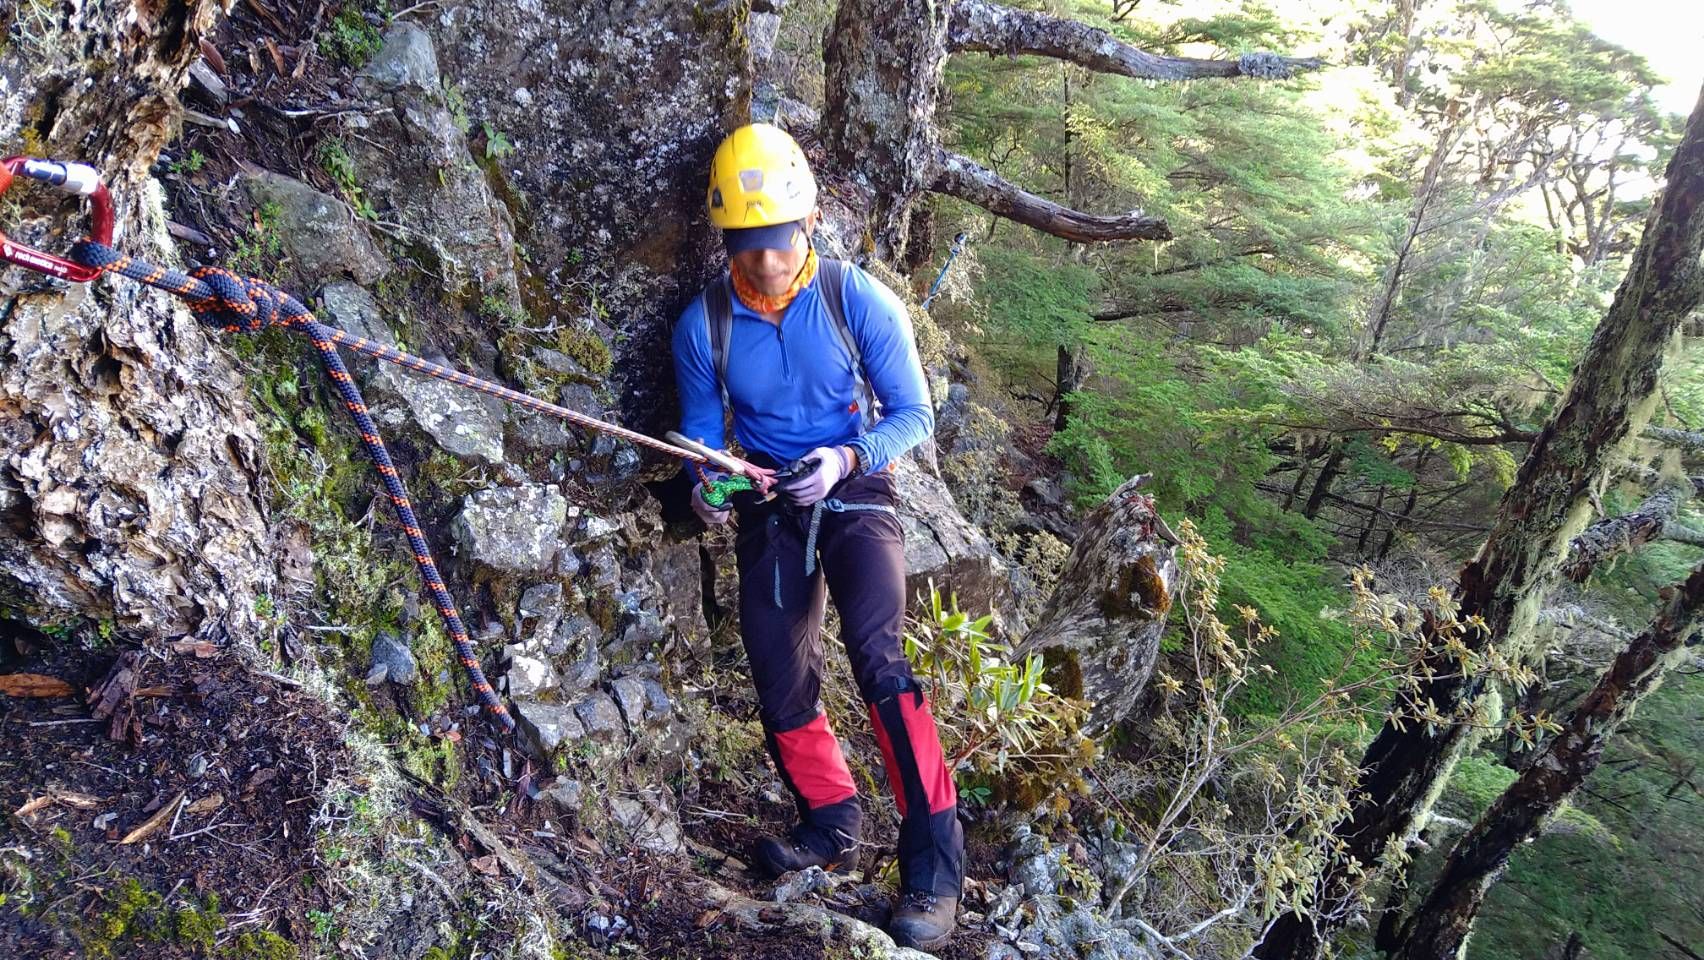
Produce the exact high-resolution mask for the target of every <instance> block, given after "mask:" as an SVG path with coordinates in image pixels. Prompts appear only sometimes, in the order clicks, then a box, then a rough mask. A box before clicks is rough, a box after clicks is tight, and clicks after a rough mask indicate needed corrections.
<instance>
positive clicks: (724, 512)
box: [692, 474, 734, 527]
mask: <svg viewBox="0 0 1704 960" xmlns="http://www.w3.org/2000/svg"><path fill="white" fill-rule="evenodd" d="M721 476H722V475H721V474H716V475H715V477H714V478H713V479H721ZM733 508H734V505H733V504H731V503H726V502H724V503H723V504H722V505H721V506H720V507H712V506H711V505H709V504H708V503H705V502H704V484H702V483H695V484H693V485H692V512H693V513H696V514H698V519H700V520H702V521H704V525H705V526H707V527H714V526H716V525H717V524H721V523H727V522H728V515H729V512H730V511H732V510H733Z"/></svg>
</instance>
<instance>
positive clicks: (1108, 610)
mask: <svg viewBox="0 0 1704 960" xmlns="http://www.w3.org/2000/svg"><path fill="white" fill-rule="evenodd" d="M1146 479H1147V477H1146V476H1137V477H1132V478H1130V479H1129V480H1126V481H1125V482H1124V483H1123V484H1122V485H1120V486H1119V488H1118V489H1117V490H1115V491H1113V492H1112V494H1111V495H1110V496H1108V497H1107V498H1106V500H1105V501H1103V502H1102V503H1101V505H1100V506H1098V507H1096V508H1095V509H1094V511H1093V512H1092V513H1090V514H1089V515H1088V516H1087V517H1086V518H1084V520H1083V527H1082V532H1081V534H1080V535H1079V536H1078V537H1077V539H1076V541H1075V542H1074V543H1073V544H1072V545H1071V555H1070V556H1069V557H1067V558H1066V559H1065V565H1064V566H1063V567H1062V568H1061V569H1060V572H1059V584H1060V585H1059V587H1058V588H1057V589H1055V590H1054V591H1053V595H1052V596H1051V597H1049V598H1048V601H1047V606H1046V608H1044V609H1043V610H1042V612H1041V615H1040V616H1039V617H1037V618H1036V621H1035V622H1036V627H1035V629H1033V630H1031V631H1030V632H1029V633H1028V634H1026V635H1025V636H1024V638H1023V640H1022V641H1020V642H1019V643H1017V644H1015V645H1014V650H1013V652H1014V655H1015V658H1016V659H1017V660H1019V661H1021V660H1022V659H1023V658H1024V657H1026V656H1028V655H1029V654H1031V653H1040V654H1043V655H1044V657H1045V659H1046V662H1047V676H1048V682H1049V683H1051V684H1052V685H1053V689H1054V690H1055V691H1057V692H1059V693H1061V694H1063V695H1065V696H1068V697H1078V698H1081V699H1083V700H1086V701H1088V703H1089V705H1090V706H1089V719H1088V721H1087V722H1086V723H1085V724H1084V727H1083V730H1084V732H1085V733H1088V734H1089V735H1091V736H1095V735H1098V734H1100V733H1104V732H1105V731H1107V730H1109V729H1111V728H1112V727H1113V726H1114V725H1115V724H1117V723H1118V721H1120V720H1122V719H1123V718H1124V717H1125V716H1126V715H1127V714H1128V713H1129V712H1130V710H1131V709H1132V708H1133V707H1135V705H1136V701H1137V700H1139V699H1141V696H1142V691H1143V690H1144V689H1145V688H1146V686H1147V682H1148V675H1149V674H1150V673H1151V672H1152V671H1153V669H1154V663H1155V661H1156V660H1157V659H1158V657H1159V653H1160V636H1161V635H1162V634H1164V633H1165V630H1166V616H1167V614H1168V613H1169V612H1170V610H1171V604H1172V600H1173V597H1174V594H1175V593H1176V591H1177V587H1178V567H1177V560H1176V558H1175V556H1174V554H1175V551H1174V549H1173V544H1175V543H1176V542H1177V540H1176V538H1175V537H1173V536H1172V534H1171V532H1170V531H1169V530H1167V529H1166V525H1165V521H1164V520H1162V519H1161V518H1160V516H1159V514H1157V513H1156V512H1155V511H1154V501H1153V499H1152V498H1151V497H1148V496H1146V495H1144V494H1142V493H1141V492H1140V488H1141V486H1142V483H1143V482H1144V481H1145V480H1146ZM1090 585H1093V586H1090Z"/></svg>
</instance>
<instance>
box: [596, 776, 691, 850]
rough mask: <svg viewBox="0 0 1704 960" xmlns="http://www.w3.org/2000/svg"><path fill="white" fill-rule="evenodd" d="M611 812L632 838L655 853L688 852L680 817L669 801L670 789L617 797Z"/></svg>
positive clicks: (611, 806) (611, 805)
mask: <svg viewBox="0 0 1704 960" xmlns="http://www.w3.org/2000/svg"><path fill="white" fill-rule="evenodd" d="M609 808H610V815H611V816H612V817H613V818H614V819H615V822H616V823H619V824H621V826H622V827H623V828H625V829H626V830H627V831H628V834H629V836H630V837H631V838H632V840H633V842H634V843H635V844H637V845H638V846H640V847H642V848H644V849H646V850H649V851H651V852H652V853H662V854H676V853H685V852H686V844H685V843H684V842H683V841H682V840H681V835H680V818H679V817H677V816H676V815H675V812H674V808H673V806H671V805H670V803H669V798H668V793H667V791H663V790H657V789H650V790H646V791H644V792H643V793H641V794H640V796H639V798H638V799H634V798H632V797H614V798H612V799H611V800H610V802H609Z"/></svg>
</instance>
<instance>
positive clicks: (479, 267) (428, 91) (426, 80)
mask: <svg viewBox="0 0 1704 960" xmlns="http://www.w3.org/2000/svg"><path fill="white" fill-rule="evenodd" d="M356 86H357V88H358V89H359V90H360V91H361V93H362V95H363V96H365V97H366V98H367V99H368V100H371V101H373V102H375V103H378V104H380V105H381V109H379V110H377V111H374V112H373V113H371V114H370V115H367V116H365V117H363V118H357V119H356V120H354V121H352V122H354V123H356V124H363V123H364V124H365V125H366V128H365V129H364V130H362V131H360V133H361V135H360V136H356V137H350V138H349V141H348V143H349V145H348V150H349V155H350V159H351V160H352V161H353V163H354V166H355V172H356V178H357V180H358V181H359V182H360V185H361V190H362V191H363V194H364V196H365V197H366V199H367V200H368V201H369V202H371V203H373V204H375V205H378V206H381V207H382V208H385V211H386V218H387V219H390V220H394V221H395V222H396V223H399V224H401V225H402V227H403V229H404V230H405V231H406V232H407V234H408V235H409V237H410V238H411V239H414V240H417V241H419V243H420V244H422V245H423V246H425V247H426V248H427V249H428V250H429V251H430V252H431V255H432V257H431V258H432V259H433V260H436V266H437V268H438V272H439V273H440V274H441V275H442V276H443V277H444V280H445V282H446V284H447V285H448V286H449V287H450V288H451V289H459V288H462V287H465V286H466V285H469V284H471V285H473V286H474V287H475V288H476V289H477V290H478V291H479V292H480V293H481V294H482V295H483V296H484V297H487V298H495V300H494V302H495V304H497V305H498V306H497V309H498V310H499V312H513V311H518V309H519V306H520V293H519V290H520V288H519V284H518V282H517V280H516V278H515V237H514V224H513V222H512V219H511V217H510V215H509V211H508V209H507V208H506V207H505V206H504V205H503V204H502V203H501V202H500V201H499V200H498V199H497V197H496V196H495V195H494V194H493V193H492V192H491V187H490V185H489V183H488V182H487V181H486V178H485V173H484V171H482V170H481V169H480V168H479V166H478V164H477V163H475V160H474V156H473V155H472V154H471V153H470V152H469V150H468V143H467V135H466V131H465V130H464V129H463V125H464V124H466V123H467V122H468V121H467V118H466V114H465V111H464V112H462V113H460V114H458V113H457V112H456V111H455V110H452V109H451V107H450V103H449V100H448V97H447V95H446V93H445V89H444V86H443V83H442V81H441V80H440V77H439V73H438V56H437V52H436V51H435V50H434V49H433V46H432V38H431V36H430V35H428V34H427V33H426V31H425V30H423V29H421V28H420V27H419V26H417V25H415V24H413V23H410V22H408V21H406V20H397V21H394V22H393V23H392V24H391V26H390V28H389V29H388V30H386V31H385V37H384V46H383V47H381V48H380V50H379V52H378V54H377V55H376V56H374V57H373V59H372V61H371V62H369V63H368V64H367V67H366V68H365V69H364V70H362V71H361V74H360V76H359V77H358V78H357V79H356ZM490 152H491V149H490V148H489V147H488V148H487V151H486V153H487V155H489V154H490Z"/></svg>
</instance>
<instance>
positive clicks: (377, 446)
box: [0, 157, 772, 730]
mask: <svg viewBox="0 0 1704 960" xmlns="http://www.w3.org/2000/svg"><path fill="white" fill-rule="evenodd" d="M18 176H23V177H26V178H28V179H31V180H35V181H37V182H39V183H44V184H47V185H49V186H52V187H57V188H59V189H60V190H62V191H64V192H66V193H71V194H75V195H78V196H86V197H88V198H89V199H90V204H91V211H90V218H91V232H90V235H89V236H88V237H87V238H85V239H83V240H82V241H80V242H78V243H77V244H76V245H75V246H73V247H72V250H71V259H69V260H66V259H62V258H60V257H56V256H53V255H52V254H48V253H44V252H42V251H40V250H36V249H33V248H31V247H27V246H24V245H22V244H18V243H15V242H13V241H12V240H11V239H10V238H8V237H6V236H5V234H3V233H0V259H4V260H6V261H7V262H9V263H14V264H17V265H18V266H21V267H27V268H29V269H31V270H34V271H36V272H38V273H43V274H47V275H48V276H52V277H57V278H59V279H61V280H68V281H71V282H74V283H88V282H90V281H92V280H95V279H97V278H98V277H100V276H101V274H103V273H106V272H109V271H110V272H113V273H118V274H120V275H122V276H125V277H129V278H130V279H132V280H135V281H137V282H139V283H144V284H147V285H148V286H151V287H155V288H157V289H160V290H164V291H166V292H167V293H170V294H172V295H174V296H177V297H179V298H181V299H183V300H184V301H185V302H186V303H188V305H189V309H190V312H191V313H193V314H194V315H195V317H196V319H198V320H200V321H201V322H202V323H203V324H206V325H208V326H210V327H214V328H217V329H219V330H221V331H223V332H225V333H239V332H240V333H255V332H258V331H260V330H263V329H265V328H267V327H270V326H278V327H283V328H285V329H287V330H292V331H295V332H297V333H300V334H303V335H305V336H306V337H307V338H308V339H309V341H310V342H312V343H313V345H314V349H315V350H317V351H318V352H319V356H320V362H321V363H322V364H323V365H324V367H325V371H326V376H327V377H329V378H330V379H331V383H332V386H333V388H335V389H336V390H337V392H338V395H339V396H341V397H342V399H343V405H344V406H345V407H346V408H347V409H348V410H349V415H350V416H351V417H352V418H353V419H354V421H355V427H356V430H357V432H359V433H360V435H361V444H362V447H363V449H365V451H366V453H367V458H368V459H369V460H371V461H372V463H373V468H374V469H375V470H377V471H378V474H379V480H380V482H381V483H382V484H383V485H384V488H385V493H386V494H387V495H388V496H389V497H390V501H391V505H392V506H393V507H394V508H395V510H396V515H397V519H398V520H399V521H401V523H402V529H403V532H404V534H406V535H407V537H408V544H409V546H410V547H411V548H412V549H413V551H414V562H415V565H416V566H417V567H418V568H419V570H420V579H421V581H422V582H424V583H425V585H426V589H427V592H428V593H430V594H431V596H432V601H433V605H434V606H436V607H437V609H438V614H439V615H440V616H441V617H443V619H444V624H445V626H446V627H447V628H448V629H449V632H450V640H451V642H452V643H453V644H455V648H456V655H457V656H458V657H459V658H460V660H461V664H462V667H463V669H464V670H465V671H466V672H467V676H468V681H469V683H470V684H471V685H472V686H473V690H474V693H475V695H476V696H477V697H478V698H479V702H480V703H481V704H482V705H484V707H485V709H486V710H488V711H490V713H491V714H492V715H493V716H495V717H496V718H497V719H498V721H499V722H500V723H502V725H503V727H504V728H505V729H506V730H513V729H514V728H515V721H514V718H513V717H511V716H510V715H509V711H508V709H507V708H505V707H504V706H503V703H502V701H501V700H499V699H498V698H497V693H496V691H494V690H493V689H492V688H491V684H490V683H489V682H488V681H487V680H486V679H485V673H484V671H483V670H481V669H480V666H479V658H478V656H477V655H476V654H475V652H474V649H473V642H472V640H471V639H470V638H469V636H468V633H467V628H466V627H465V626H463V624H462V619H461V614H460V612H459V611H458V610H457V609H456V604H455V600H454V599H453V598H452V597H451V596H450V591H449V588H448V587H447V586H445V584H444V578H443V576H442V575H441V574H440V573H439V572H438V565H437V562H436V561H435V560H433V559H432V551H431V548H430V547H429V546H428V545H427V543H426V538H425V534H424V533H423V532H422V530H421V528H420V522H419V520H418V519H417V518H416V517H415V515H414V508H413V506H412V505H411V504H410V502H409V499H408V491H407V489H406V488H405V487H404V486H403V483H402V477H401V475H400V474H399V473H398V472H397V469H396V465H395V464H394V463H393V462H392V461H391V458H390V453H389V452H388V451H387V450H386V449H385V443H384V440H383V439H382V438H381V437H380V436H379V428H378V425H377V424H375V423H374V422H373V418H372V417H371V416H370V415H369V414H368V412H367V404H366V401H365V400H364V399H363V398H362V396H361V391H360V389H359V388H358V387H356V386H355V380H354V378H353V377H351V376H350V375H349V369H348V368H347V367H345V366H344V364H343V358H342V357H341V356H340V355H339V354H338V352H337V348H338V347H340V346H342V347H348V348H349V349H351V350H354V351H355V352H357V353H361V354H365V355H367V356H370V357H374V358H376V359H379V360H383V361H385V362H387V363H393V364H396V365H397V366H400V367H404V368H406V369H409V370H413V371H415V372H417V373H424V374H426V375H427V376H430V377H436V378H437V379H439V380H445V381H448V382H450V383H453V384H455V385H457V386H460V387H465V388H467V389H469V390H477V391H479V392H481V393H485V394H489V395H491V396H494V397H497V398H499V399H502V400H507V401H509V402H511V403H514V404H518V405H520V406H523V407H526V408H527V409H529V410H536V411H538V412H540V413H545V414H549V415H551V416H554V417H560V418H561V419H563V420H567V421H568V422H570V423H573V424H575V425H577V426H580V427H584V428H586V429H590V430H597V431H600V432H603V433H607V434H610V435H612V436H616V437H620V438H622V439H624V440H627V441H629V442H631V443H634V444H637V445H639V446H643V447H648V448H650V449H653V450H657V451H659V452H662V453H666V454H668V455H670V456H673V457H679V458H680V459H683V460H686V461H688V462H691V463H694V464H704V463H709V464H711V465H713V466H716V467H717V468H718V469H722V470H726V471H727V472H728V473H729V474H731V476H729V477H727V478H724V479H723V480H721V481H718V482H719V483H722V484H728V483H729V482H730V481H743V483H744V487H745V488H746V489H756V490H759V491H760V492H763V493H768V490H769V487H770V485H771V483H772V481H771V479H770V476H769V474H768V473H767V472H765V471H762V470H760V469H759V468H757V467H755V466H753V465H752V464H749V463H746V462H745V461H743V460H740V459H738V458H735V457H730V456H728V455H726V454H723V453H721V452H719V451H713V450H708V449H706V448H704V447H703V446H702V445H700V444H693V445H692V446H693V447H695V448H696V449H689V448H688V447H685V446H681V445H679V444H676V443H664V442H663V441H660V440H656V439H653V438H651V437H647V436H645V435H644V434H642V433H637V432H635V431H632V430H628V429H627V428H625V427H621V426H618V425H616V424H613V423H609V422H607V421H604V420H599V419H597V418H595V417H589V416H587V415H585V414H583V413H578V412H576V411H573V410H570V409H568V408H566V407H560V406H557V405H556V404H554V403H548V402H546V401H544V400H539V399H538V398H536V397H531V396H528V395H527V394H524V393H520V392H519V391H515V390H511V389H509V388H508V387H504V386H502V385H500V384H496V383H492V382H490V381H488V380H482V379H480V378H478V377H473V376H469V375H468V374H465V373H462V372H461V371H459V370H455V369H452V368H450V367H446V366H443V365H441V364H437V363H433V362H431V361H429V360H424V359H421V358H420V357H416V356H412V355H410V354H407V353H403V352H402V351H400V350H396V349H394V348H392V347H388V346H385V345H384V344H381V343H376V342H373V341H370V340H367V339H365V338H362V337H352V336H350V335H349V334H347V333H345V332H343V331H342V330H338V329H335V328H333V327H328V326H326V325H325V324H323V323H320V322H319V321H318V320H317V319H315V317H314V315H313V313H312V312H310V311H309V310H308V308H307V307H305V306H303V305H302V303H301V302H300V301H298V300H297V299H296V298H295V297H292V296H290V295H289V294H288V293H285V292H284V291H282V290H279V289H278V288H277V287H275V286H273V285H272V284H270V283H267V282H266V281H264V280H257V279H255V278H253V277H242V276H239V275H237V274H235V273H232V272H231V271H229V270H226V269H224V268H222V267H210V266H203V267H197V268H195V269H194V270H191V271H189V273H187V274H186V273H184V272H182V271H179V270H176V269H172V268H168V267H160V266H155V265H154V264H151V263H148V262H147V261H144V260H137V259H135V258H132V257H129V256H126V255H124V254H122V253H119V252H118V251H117V250H115V249H113V247H112V246H111V243H112V230H113V206H112V197H111V195H110V194H109V193H108V191H107V188H106V186H105V185H104V184H103V183H102V182H101V179H100V174H99V173H98V172H97V171H96V170H95V169H94V168H93V167H90V166H87V165H85V164H80V163H60V162H56V161H51V160H38V159H34V158H31V157H8V158H6V159H4V160H0V194H4V193H5V192H6V190H7V189H8V188H9V187H11V185H12V181H13V179H14V178H15V177H18ZM670 437H671V439H680V440H684V439H685V438H684V437H680V436H679V434H670Z"/></svg>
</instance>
